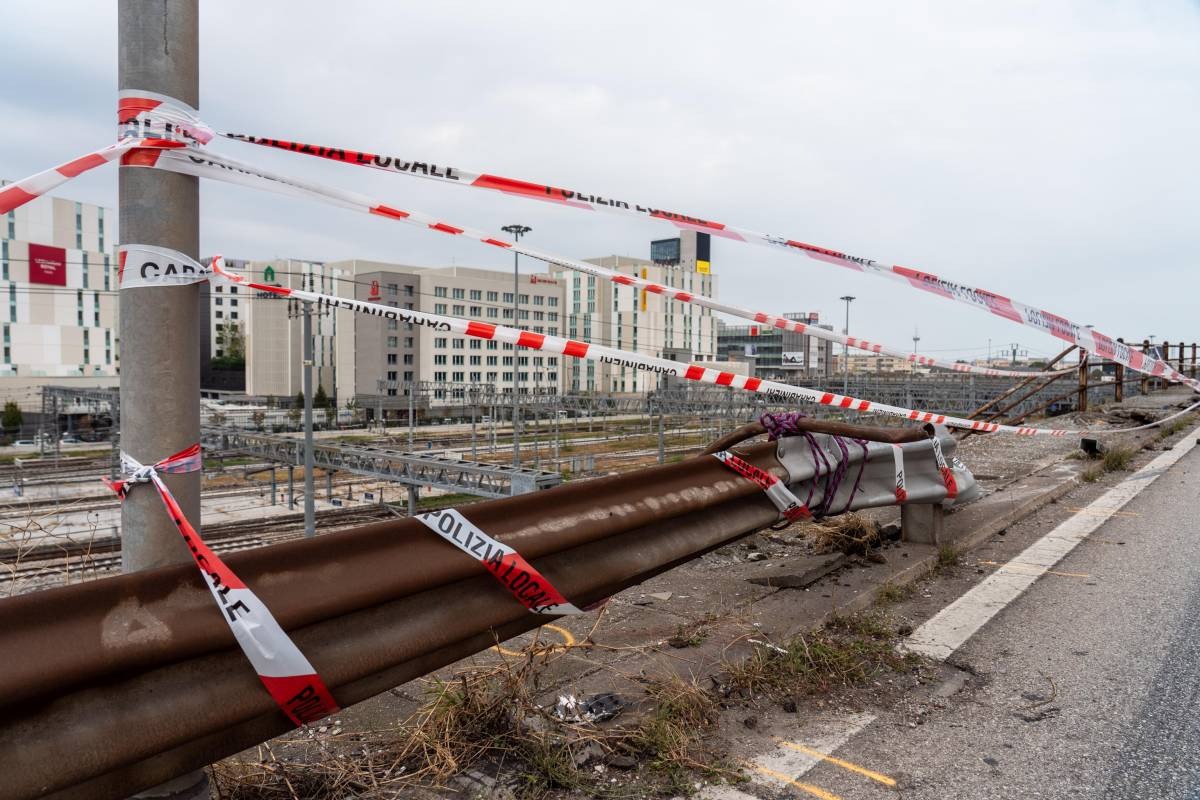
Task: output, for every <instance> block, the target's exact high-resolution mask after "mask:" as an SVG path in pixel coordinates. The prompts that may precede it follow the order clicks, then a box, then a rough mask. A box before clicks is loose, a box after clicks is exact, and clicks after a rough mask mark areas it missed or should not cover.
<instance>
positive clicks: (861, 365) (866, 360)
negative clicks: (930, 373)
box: [838, 350, 912, 374]
mask: <svg viewBox="0 0 1200 800" xmlns="http://www.w3.org/2000/svg"><path fill="white" fill-rule="evenodd" d="M838 357H839V359H840V358H841V355H840V354H839V356H838ZM838 364H839V365H840V364H841V361H840V360H839V362H838ZM846 364H847V365H849V367H850V372H851V374H860V373H870V372H876V373H877V372H911V371H912V362H911V361H909V360H908V359H907V358H897V357H896V356H885V355H879V354H876V353H862V352H859V353H856V352H855V351H854V350H851V351H850V355H849V356H847V357H846Z"/></svg>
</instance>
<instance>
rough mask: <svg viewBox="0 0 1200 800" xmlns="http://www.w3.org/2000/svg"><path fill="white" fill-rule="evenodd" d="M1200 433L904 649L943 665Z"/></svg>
mask: <svg viewBox="0 0 1200 800" xmlns="http://www.w3.org/2000/svg"><path fill="white" fill-rule="evenodd" d="M1198 434H1200V428H1197V429H1196V430H1194V431H1192V432H1190V433H1188V434H1187V435H1186V436H1185V437H1184V438H1183V439H1182V440H1180V441H1179V442H1178V443H1177V444H1176V445H1175V446H1174V447H1173V448H1171V449H1170V450H1168V451H1166V452H1165V453H1163V454H1162V455H1160V456H1158V457H1157V458H1155V459H1154V460H1153V461H1151V462H1150V463H1149V464H1147V465H1146V466H1144V467H1142V468H1141V469H1140V470H1138V471H1137V472H1135V473H1134V474H1133V475H1131V476H1130V477H1128V478H1126V479H1125V480H1123V481H1121V482H1120V483H1119V484H1117V485H1116V486H1114V487H1113V488H1111V489H1109V490H1108V491H1107V492H1105V493H1104V494H1103V495H1101V496H1100V497H1099V498H1097V499H1096V500H1094V501H1093V502H1091V503H1090V504H1088V506H1087V508H1086V509H1085V512H1086V513H1082V514H1080V513H1077V514H1076V515H1075V516H1072V517H1071V518H1070V519H1068V520H1066V521H1065V522H1063V523H1062V524H1061V525H1059V526H1058V527H1056V528H1055V529H1054V530H1052V531H1050V532H1049V533H1048V534H1046V535H1045V536H1043V537H1042V538H1041V539H1039V540H1038V541H1036V542H1034V543H1033V544H1031V545H1030V546H1029V547H1028V548H1026V549H1025V551H1024V552H1022V553H1021V554H1020V555H1018V556H1017V557H1016V558H1014V559H1012V561H1010V562H1009V563H1011V564H1019V565H1020V567H1018V568H1017V569H1013V570H1006V569H1004V568H1003V567H1001V568H1000V569H998V570H997V571H996V572H994V573H992V575H990V576H988V578H986V579H985V580H984V581H983V582H982V583H980V584H979V585H978V586H976V587H975V588H974V589H972V590H971V591H969V592H967V593H966V594H964V595H963V596H962V597H960V598H958V599H957V600H955V601H954V602H953V603H951V604H950V605H948V606H946V607H945V608H943V609H942V610H941V611H939V612H938V613H937V614H936V615H935V616H934V617H933V618H932V619H930V620H929V621H928V622H926V623H925V624H924V625H922V626H921V627H919V628H917V629H916V630H915V631H913V633H912V635H911V636H909V637H908V638H907V639H906V640H904V642H902V643H901V645H900V646H901V648H902V649H905V650H911V651H912V652H915V653H921V654H923V655H927V656H930V657H932V658H936V659H938V660H939V661H944V660H945V659H946V658H948V657H949V656H950V654H951V653H953V652H954V651H955V650H957V649H958V648H960V647H962V645H963V644H964V643H966V641H967V640H968V639H970V638H971V636H973V635H974V634H975V632H976V631H978V630H979V629H980V628H982V627H983V626H984V625H985V624H987V622H988V620H990V619H991V618H992V617H994V616H995V615H996V614H997V613H998V612H999V611H1000V610H1001V609H1002V608H1004V607H1005V606H1007V605H1008V604H1009V603H1011V602H1012V601H1013V600H1016V599H1017V598H1018V597H1020V596H1021V593H1022V592H1024V591H1025V590H1026V589H1028V588H1029V587H1030V586H1031V585H1032V584H1033V583H1034V581H1036V580H1037V579H1038V578H1040V577H1041V576H1042V575H1043V574H1045V573H1046V572H1047V571H1048V570H1049V569H1050V568H1051V567H1053V566H1054V565H1055V564H1057V563H1058V562H1059V561H1061V560H1062V559H1063V557H1064V556H1066V555H1067V553H1069V552H1071V550H1073V549H1074V548H1075V546H1076V545H1077V544H1079V543H1080V542H1082V541H1083V540H1084V539H1086V538H1087V537H1088V536H1090V535H1091V534H1092V532H1093V531H1095V530H1096V529H1097V528H1099V527H1100V526H1101V525H1103V524H1104V523H1105V522H1106V521H1107V520H1108V519H1109V518H1110V517H1111V516H1113V515H1114V514H1115V513H1117V512H1119V511H1120V510H1121V508H1122V507H1123V506H1124V505H1125V504H1126V503H1128V502H1129V501H1131V500H1133V498H1135V497H1137V496H1138V494H1140V493H1141V491H1142V490H1143V489H1145V488H1146V487H1147V486H1149V485H1150V484H1151V483H1153V482H1154V480H1155V479H1156V478H1158V476H1159V475H1162V474H1163V473H1164V472H1166V471H1167V469H1168V468H1170V467H1171V466H1172V465H1173V464H1175V463H1176V462H1177V461H1179V459H1181V458H1183V457H1184V456H1185V455H1187V454H1188V453H1189V452H1191V451H1192V448H1194V447H1195V446H1196V436H1197V435H1198Z"/></svg>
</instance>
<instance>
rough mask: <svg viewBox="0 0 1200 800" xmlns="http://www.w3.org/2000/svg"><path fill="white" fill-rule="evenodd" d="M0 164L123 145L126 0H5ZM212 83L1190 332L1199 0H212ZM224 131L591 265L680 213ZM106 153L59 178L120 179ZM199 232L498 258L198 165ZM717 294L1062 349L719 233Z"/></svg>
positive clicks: (485, 158)
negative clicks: (118, 126) (241, 183)
mask: <svg viewBox="0 0 1200 800" xmlns="http://www.w3.org/2000/svg"><path fill="white" fill-rule="evenodd" d="M0 14H3V22H4V23H5V29H6V31H8V32H9V33H10V36H9V40H10V41H8V42H7V43H6V44H7V47H6V50H5V51H4V52H2V53H0V69H3V70H4V74H6V75H11V76H16V78H17V79H15V80H10V81H8V82H7V83H6V88H5V93H4V96H3V99H2V100H0V103H2V104H3V105H2V108H0V112H2V113H3V114H4V117H5V118H6V119H8V120H10V121H11V123H12V124H11V125H10V127H8V128H7V129H6V132H5V133H4V134H3V135H2V136H0V175H4V176H6V177H10V178H11V177H18V176H21V175H25V174H29V173H31V172H35V171H37V170H39V169H43V168H44V167H46V166H49V165H50V164H52V163H57V162H59V161H62V160H64V159H65V158H69V157H71V156H73V155H77V154H78V153H79V152H82V151H83V150H85V149H89V148H90V147H92V146H95V145H97V144H99V143H101V142H103V141H105V140H107V139H108V138H110V137H111V135H112V128H111V126H110V121H111V119H112V116H111V109H112V103H113V97H114V94H115V92H114V89H115V69H116V42H115V37H116V23H115V11H114V9H113V8H112V6H111V4H98V3H85V2H82V0H79V1H78V2H65V3H59V4H55V5H54V6H53V7H50V6H47V5H46V4H44V3H40V2H33V0H17V1H16V2H14V0H9V2H6V3H5V4H4V9H3V11H0ZM201 15H202V16H201V24H202V31H201V35H202V44H201V51H200V53H201V76H202V87H201V104H202V109H203V111H204V115H205V116H206V118H208V119H209V120H210V121H211V122H213V123H214V124H216V125H218V126H219V127H223V128H226V129H233V130H237V131H240V132H247V133H254V134H260V135H261V134H266V135H277V136H281V137H286V138H294V139H299V140H304V141H313V142H319V143H328V144H340V145H344V146H350V147H357V148H361V149H372V150H377V151H378V150H382V151H384V152H390V153H398V154H401V155H405V156H406V157H410V158H417V159H420V160H426V161H436V162H437V163H440V164H454V165H458V166H461V167H464V168H469V169H470V168H473V169H478V170H484V171H491V172H496V173H499V174H507V175H512V176H515V177H524V178H530V179H534V180H546V181H551V182H555V183H558V184H562V185H568V186H578V187H586V189H587V190H588V191H592V192H596V193H598V194H604V195H620V196H627V197H635V198H640V199H642V200H643V201H644V202H646V203H650V204H653V205H656V206H659V207H666V208H674V209H678V210H681V211H686V212H692V213H695V214H697V215H700V216H706V217H709V218H714V219H720V220H723V221H726V222H730V223H736V224H742V225H746V226H748V227H751V228H756V229H759V230H765V231H769V232H775V233H781V234H786V235H788V236H790V237H792V238H799V239H803V240H805V241H810V242H814V243H817V244H822V245H826V246H829V247H835V248H837V249H840V250H844V251H847V252H851V253H855V254H859V255H865V256H871V257H876V258H879V259H881V260H887V261H890V262H892V263H901V264H905V265H908V266H914V267H919V268H923V269H926V270H929V271H931V272H935V273H939V274H942V275H944V276H947V277H950V278H953V279H957V280H959V281H963V282H968V283H975V284H977V285H980V286H983V287H985V288H989V289H992V290H994V291H997V292H1000V293H1002V294H1007V295H1010V296H1013V297H1016V298H1018V299H1021V300H1025V301H1027V302H1031V303H1034V304H1037V305H1040V306H1042V307H1043V308H1048V309H1050V310H1053V311H1057V312H1059V313H1063V314H1065V315H1067V316H1070V317H1072V318H1074V319H1076V320H1078V321H1079V322H1083V323H1092V324H1095V325H1096V326H1097V327H1098V328H1100V329H1101V330H1104V331H1105V332H1107V333H1110V334H1112V335H1114V336H1126V337H1132V338H1137V339H1140V338H1141V337H1143V336H1145V335H1146V334H1150V333H1153V334H1157V335H1159V336H1169V337H1170V338H1172V339H1173V340H1179V339H1184V338H1186V339H1188V340H1191V339H1194V338H1196V336H1195V328H1194V312H1193V310H1192V307H1193V304H1194V298H1195V297H1196V295H1197V288H1198V286H1197V277H1196V276H1197V264H1196V262H1195V258H1196V255H1195V254H1196V253H1197V252H1200V247H1197V245H1198V244H1200V241H1198V240H1200V233H1197V228H1196V225H1195V222H1194V218H1195V210H1196V208H1197V207H1200V202H1198V201H1200V196H1198V195H1200V189H1198V188H1197V187H1200V152H1198V149H1197V147H1196V144H1195V143H1196V142H1197V141H1200V48H1197V47H1196V46H1195V42H1196V41H1197V39H1198V35H1200V13H1198V8H1197V6H1196V4H1195V3H1188V2H1174V3H1172V2H1167V3H1156V4H1145V3H1137V2H1133V1H1132V0H1115V1H1114V2H1110V3H1105V4H1095V3H1089V2H1084V1H1083V0H1076V1H1074V2H1061V3H1053V4H1047V3H1034V2H1017V3H1005V4H996V3H985V2H949V1H947V2H940V3H928V4H899V5H898V4H893V3H884V2H864V3H853V4H833V3H827V4H795V3H784V2H768V3H759V4H755V5H753V6H748V7H735V6H730V5H729V4H728V3H717V2H695V3H687V4H675V3H645V2H637V3H635V2H625V1H624V0H621V1H614V2H609V3H605V4H603V5H600V6H595V5H591V6H579V5H570V4H561V3H560V4H554V3H548V2H545V3H543V2H516V3H509V4H503V5H497V4H476V3H466V2H444V3H438V4H420V5H414V4H378V3H368V2H343V3H340V4H337V6H336V7H333V6H329V5H328V4H320V3H315V2H308V1H301V2H290V3H286V4H285V3H282V2H268V3H258V4H219V3H206V4H203V5H202V8H201ZM216 146H217V147H219V148H220V149H221V150H222V151H224V152H228V153H230V154H231V155H234V156H236V157H238V158H242V159H244V160H251V161H255V162H258V163H262V164H264V165H270V166H272V167H273V168H275V169H277V170H281V171H288V172H291V173H294V174H296V175H299V176H303V177H306V178H309V179H311V180H320V181H325V182H329V183H332V184H334V185H339V186H346V187H352V188H355V189H357V190H359V191H363V192H366V193H369V194H374V195H377V196H379V197H381V198H384V199H387V200H389V201H390V202H392V203H394V204H396V205H399V206H400V207H412V208H416V209H419V210H424V211H428V212H430V213H434V214H438V215H440V216H442V217H443V218H445V219H447V220H449V221H452V222H454V221H461V222H462V223H464V224H467V225H472V226H475V227H483V228H488V229H495V230H498V229H499V228H500V227H501V226H502V225H504V224H508V223H512V222H521V223H524V224H527V225H530V226H532V227H533V228H534V232H533V233H532V234H531V236H530V239H529V241H530V243H532V244H536V245H537V246H538V247H541V248H543V249H546V250H549V251H552V252H558V253H561V254H563V255H569V256H574V257H588V256H593V255H600V254H606V253H611V252H618V253H623V254H630V255H645V254H646V252H647V250H648V241H649V240H650V239H652V238H658V237H661V236H666V235H670V230H671V229H670V228H668V227H666V226H657V225H654V224H650V223H647V222H645V221H639V220H623V219H621V218H620V217H618V216H614V215H608V214H583V213H578V212H574V211H571V210H568V209H561V208H554V207H550V206H546V205H543V204H538V203H531V202H522V201H519V200H514V199H511V198H506V197H498V196H488V195H486V194H482V193H473V192H470V191H466V190H461V189H455V188H454V187H447V186H440V185H436V184H432V183H429V182H422V181H414V180H408V179H405V178H402V177H397V176H390V175H384V174H378V173H373V172H369V171H366V170H355V169H352V168H349V167H346V166H342V165H337V164H329V163H318V162H317V161H316V160H312V159H303V158H299V157H297V156H293V155H290V154H286V153H272V152H267V151H264V150H261V149H258V148H252V147H249V146H245V145H239V144H237V143H231V142H222V143H220V144H218V145H216ZM113 174H114V173H113V172H112V171H109V172H107V173H104V174H103V175H93V176H88V177H87V178H86V179H81V181H80V182H78V183H77V184H72V185H71V186H68V187H67V188H66V190H65V192H66V193H67V194H75V195H80V196H81V197H82V199H88V200H92V201H95V200H100V201H103V202H107V203H108V204H110V205H114V204H115V200H116V181H115V180H113ZM203 209H204V211H203V213H204V218H203V223H202V237H203V249H204V251H205V252H213V251H216V250H221V251H223V252H225V253H226V254H228V255H230V256H235V257H236V256H243V257H259V256H262V257H275V256H279V255H291V256H294V257H303V258H313V259H334V258H350V257H364V258H381V259H390V260H395V261H399V262H402V263H417V264H424V263H428V264H444V263H449V262H450V261H452V260H453V261H456V262H457V263H460V264H462V263H471V264H477V265H480V266H495V267H498V268H504V267H505V266H506V264H507V261H506V260H505V259H503V257H502V256H503V254H497V253H493V252H492V249H491V248H486V247H480V246H477V245H473V244H471V243H469V242H462V241H458V240H455V239H453V238H452V237H440V236H437V235H435V234H432V233H430V234H424V233H423V232H421V231H419V230H413V229H410V228H407V227H406V226H402V225H392V224H388V223H387V222H385V221H383V220H378V219H373V218H358V217H356V216H355V215H353V214H352V213H349V212H344V211H340V210H337V209H326V208H321V207H316V206H310V205H307V204H305V203H302V202H298V201H294V200H288V199H286V198H277V197H274V196H265V195H264V196H258V195H254V194H252V193H250V192H249V191H248V190H243V189H240V188H234V187H226V186H206V187H205V189H204V194H203ZM714 266H715V268H716V270H717V274H718V276H719V281H720V292H721V295H722V297H723V298H725V299H728V300H730V301H732V302H736V303H739V304H742V305H747V306H752V307H757V308H762V309H764V310H768V311H789V310H818V311H821V312H822V313H823V314H824V316H825V317H826V318H827V319H833V320H834V321H836V322H838V324H839V325H840V321H841V319H842V314H843V310H842V306H841V303H840V302H839V301H838V300H837V298H838V297H839V296H841V295H843V294H846V293H850V294H853V295H855V296H857V297H859V298H860V299H859V300H858V301H856V302H855V304H854V307H853V309H852V313H851V317H852V320H851V327H852V328H854V329H855V332H857V333H859V334H861V335H864V336H867V337H869V338H873V339H882V340H890V341H892V342H894V343H898V344H903V343H905V342H908V341H910V339H911V336H912V330H913V328H914V326H919V327H920V329H921V336H922V345H923V346H927V347H928V349H931V350H943V351H948V352H949V353H950V354H953V352H954V351H955V350H958V351H960V352H962V353H963V354H967V353H968V352H970V353H971V354H975V353H976V352H977V351H980V350H982V349H985V348H986V345H987V341H988V339H989V338H991V339H993V340H994V341H995V342H996V343H997V346H998V343H999V342H1001V341H1005V340H1007V341H1008V342H1009V343H1011V342H1013V341H1018V342H1020V343H1021V344H1022V346H1023V347H1028V348H1029V349H1030V350H1034V351H1037V350H1039V349H1040V350H1042V351H1053V350H1054V349H1055V348H1056V346H1057V343H1056V342H1055V341H1054V340H1052V339H1050V338H1049V337H1045V336H1041V335H1039V334H1036V333H1034V332H1032V331H1030V330H1027V329H1021V328H1019V327H1016V326H1013V325H1011V324H1008V323H1005V322H1004V321H1002V320H997V319H992V318H989V317H988V316H986V315H982V314H980V313H978V312H974V311H971V310H969V309H967V308H965V307H961V306H958V305H954V304H949V303H946V302H944V301H940V300H938V299H936V298H932V297H928V296H925V295H922V294H921V293H917V292H908V291H906V290H905V289H903V287H898V286H897V285H895V284H892V283H890V282H885V281H880V280H877V279H870V278H865V277H863V276H860V275H855V274H853V273H851V272H849V271H846V270H838V269H835V268H833V267H830V266H827V265H823V264H819V263H817V262H812V261H809V260H807V259H804V258H797V257H789V256H787V255H784V254H781V253H776V252H773V251H770V250H764V249H761V248H755V247H750V246H745V245H738V244H736V243H732V242H726V241H718V242H716V243H715V244H714Z"/></svg>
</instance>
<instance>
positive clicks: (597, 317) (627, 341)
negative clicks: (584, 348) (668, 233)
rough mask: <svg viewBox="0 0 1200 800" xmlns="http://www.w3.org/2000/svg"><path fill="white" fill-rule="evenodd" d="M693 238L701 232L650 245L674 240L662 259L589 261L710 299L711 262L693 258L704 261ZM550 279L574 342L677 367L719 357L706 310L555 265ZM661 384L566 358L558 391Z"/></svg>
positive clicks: (628, 389)
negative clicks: (559, 292)
mask: <svg viewBox="0 0 1200 800" xmlns="http://www.w3.org/2000/svg"><path fill="white" fill-rule="evenodd" d="M698 236H706V234H696V233H695V232H692V231H684V232H683V233H682V234H681V236H680V237H679V239H678V240H663V242H655V243H654V245H659V244H662V243H673V242H675V241H678V245H673V246H672V247H670V248H668V249H666V255H665V256H664V258H663V259H662V260H659V261H653V260H649V259H641V258H632V257H629V256H617V255H612V256H605V257H603V258H595V259H588V261H589V262H590V263H593V264H596V265H598V266H601V267H604V268H606V269H610V270H613V271H615V272H620V273H622V274H625V275H632V276H636V277H639V278H644V279H646V280H649V281H654V282H655V283H661V284H664V285H667V286H672V287H674V288H677V289H683V290H684V291H687V292H692V293H694V294H702V295H707V296H708V297H712V296H714V294H715V292H716V288H717V287H716V276H715V275H713V274H712V269H711V261H710V259H707V258H698V257H697V250H698V249H699V250H700V255H707V243H706V242H705V241H704V240H703V239H700V240H698V238H697V237H698ZM698 243H699V244H700V245H701V246H700V247H699V248H698V247H697V245H698ZM652 253H653V250H652ZM551 275H552V276H553V277H554V278H556V279H558V280H561V281H562V282H563V291H564V299H565V302H566V310H567V322H566V335H567V336H569V337H571V338H573V339H582V340H584V341H588V342H594V343H597V344H603V345H608V346H610V347H617V348H620V349H622V350H630V351H633V352H637V353H641V354H643V355H650V356H655V357H657V358H667V359H671V360H674V361H692V362H696V361H713V360H717V359H718V358H719V357H720V356H718V353H717V328H716V319H715V318H714V317H713V313H712V311H711V310H710V309H707V308H701V307H700V306H697V305H693V304H691V303H681V302H679V301H677V300H671V299H669V298H667V297H665V296H663V295H660V294H654V293H650V292H646V291H644V290H642V289H639V288H637V287H634V286H619V285H616V284H614V283H612V282H611V281H609V280H606V279H604V278H597V277H594V276H592V275H584V274H582V273H579V272H575V271H573V270H568V269H565V268H562V267H554V268H553V269H552V270H551ZM658 385H659V376H658V375H656V374H649V373H646V372H645V371H642V370H637V369H634V368H632V367H625V366H616V365H611V364H602V363H597V362H594V361H579V360H576V359H571V360H569V362H568V363H567V364H566V366H565V368H564V378H563V386H564V389H565V390H568V391H575V392H616V393H622V392H623V393H637V392H646V391H651V390H653V389H655V388H657V387H658Z"/></svg>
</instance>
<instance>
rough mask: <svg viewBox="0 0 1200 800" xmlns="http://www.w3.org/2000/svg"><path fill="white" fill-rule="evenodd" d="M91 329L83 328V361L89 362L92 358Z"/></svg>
mask: <svg viewBox="0 0 1200 800" xmlns="http://www.w3.org/2000/svg"><path fill="white" fill-rule="evenodd" d="M90 334H91V331H90V330H89V329H88V328H84V329H83V363H84V364H89V363H91V360H92V354H91V349H92V337H91V336H90Z"/></svg>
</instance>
